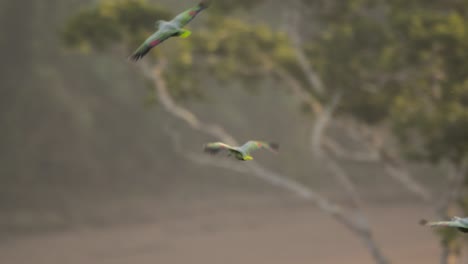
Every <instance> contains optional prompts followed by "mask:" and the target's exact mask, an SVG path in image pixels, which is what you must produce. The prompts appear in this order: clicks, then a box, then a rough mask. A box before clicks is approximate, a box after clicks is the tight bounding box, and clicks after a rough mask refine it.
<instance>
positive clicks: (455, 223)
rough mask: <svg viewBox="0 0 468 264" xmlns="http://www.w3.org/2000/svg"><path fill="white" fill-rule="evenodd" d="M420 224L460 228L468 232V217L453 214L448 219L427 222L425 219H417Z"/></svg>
mask: <svg viewBox="0 0 468 264" xmlns="http://www.w3.org/2000/svg"><path fill="white" fill-rule="evenodd" d="M419 224H420V225H424V226H431V227H453V228H456V229H458V230H460V231H461V232H463V233H468V218H461V217H458V216H454V217H453V218H452V219H451V220H450V221H434V222H429V221H427V220H425V219H422V220H421V221H419Z"/></svg>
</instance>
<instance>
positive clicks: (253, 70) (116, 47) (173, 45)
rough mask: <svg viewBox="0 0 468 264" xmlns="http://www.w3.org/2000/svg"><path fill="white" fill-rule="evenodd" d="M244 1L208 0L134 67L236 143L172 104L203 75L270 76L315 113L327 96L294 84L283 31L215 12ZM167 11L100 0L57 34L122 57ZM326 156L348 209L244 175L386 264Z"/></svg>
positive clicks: (293, 62) (175, 111)
mask: <svg viewBox="0 0 468 264" xmlns="http://www.w3.org/2000/svg"><path fill="white" fill-rule="evenodd" d="M252 2H253V1H252ZM243 3H246V5H244V4H243ZM250 4H251V2H250V1H242V2H240V4H239V3H237V1H236V2H234V1H216V4H213V10H214V11H213V13H209V11H204V13H201V14H200V15H199V16H198V17H197V18H196V20H197V23H193V22H192V23H193V24H196V25H193V26H194V27H197V29H196V30H194V31H196V32H194V34H192V36H191V37H190V39H189V40H181V39H169V40H167V42H165V43H163V44H162V45H160V46H158V48H156V49H153V50H152V51H150V53H149V55H147V56H146V57H145V58H143V60H142V61H139V62H137V63H136V64H135V65H136V67H137V69H138V71H140V73H142V74H143V75H144V76H145V77H146V78H148V80H150V81H151V84H152V85H154V91H155V94H154V96H155V99H157V100H158V102H160V104H161V105H162V106H163V108H164V109H165V110H166V111H167V112H168V113H170V114H171V115H172V116H174V117H175V118H178V119H180V120H182V121H184V122H185V123H186V124H188V125H189V126H190V127H191V128H192V129H194V130H196V131H199V132H202V133H205V134H208V135H210V136H213V137H217V138H218V139H220V140H223V141H225V142H226V143H229V144H236V143H237V142H235V139H234V138H233V137H232V136H231V135H229V133H227V132H226V131H225V130H224V129H223V128H222V127H220V126H219V125H216V124H208V123H203V122H202V121H201V120H200V119H199V118H198V117H197V116H196V115H195V114H194V113H192V112H191V111H189V110H188V109H187V108H184V107H183V106H181V105H180V104H179V103H178V102H177V101H178V100H180V99H183V98H192V97H193V96H199V95H200V94H201V93H202V92H203V90H202V89H201V87H202V85H203V81H204V80H206V79H207V78H211V79H212V80H216V81H218V82H224V81H229V82H232V81H237V82H242V83H243V84H244V85H243V86H244V87H246V88H249V87H252V86H253V85H252V82H258V81H261V80H262V79H265V78H278V79H280V80H281V81H284V82H286V83H287V84H288V87H289V88H290V89H291V90H292V91H293V92H294V93H295V94H296V95H298V97H300V99H301V100H302V101H304V102H305V104H307V106H308V107H310V109H312V110H314V111H315V112H316V111H320V110H321V109H325V107H324V106H322V104H323V103H324V102H325V101H326V99H327V98H328V97H327V94H318V93H316V92H313V93H311V94H309V91H313V89H312V90H308V89H305V90H302V89H301V88H302V87H307V86H306V84H307V83H308V81H309V80H311V78H310V76H309V75H307V74H305V73H304V72H303V71H302V69H301V63H303V61H302V62H301V61H298V59H297V58H296V53H295V50H294V46H293V45H292V43H291V41H290V39H289V37H290V36H289V35H288V34H287V33H286V32H281V31H275V30H272V29H271V28H270V27H268V26H267V25H261V24H260V25H257V24H252V23H248V22H245V21H244V20H241V19H235V18H233V17H230V16H228V15H226V14H227V13H229V12H225V11H223V10H225V9H228V10H229V11H232V8H231V7H234V5H235V6H236V7H239V5H240V6H241V7H243V8H249V7H251V6H250ZM216 6H217V7H216ZM171 15H172V14H171V13H169V12H167V11H166V10H165V9H164V8H163V7H159V6H157V5H150V4H148V3H146V2H145V1H138V0H120V1H119V0H116V1H102V2H100V3H98V4H97V5H95V6H93V7H90V8H88V9H85V10H82V11H79V12H77V13H76V14H75V15H74V16H73V17H72V18H70V20H69V21H68V23H67V24H66V25H65V27H64V29H63V32H62V38H63V40H64V43H65V44H66V45H67V46H68V47H72V48H75V49H77V50H81V51H82V52H91V53H92V52H104V53H108V54H109V55H110V56H115V55H117V56H120V57H122V58H124V57H125V56H126V55H127V54H130V53H131V52H132V51H133V49H135V48H136V47H137V46H138V44H139V43H141V42H142V41H143V40H144V38H145V37H146V36H148V35H149V34H150V33H151V32H152V31H154V22H155V21H156V20H160V19H168V17H170V16H171ZM191 26H192V25H191ZM169 43H170V44H169ZM312 81H314V78H312ZM315 81H316V80H315ZM329 98H335V99H336V100H334V101H336V102H338V97H337V96H330V97H329ZM153 99H154V98H153ZM332 108H333V107H332ZM172 136H174V135H172ZM175 141H177V140H176V139H175ZM183 155H185V156H187V157H188V158H189V159H191V160H194V161H196V162H199V163H209V164H212V163H213V162H211V161H210V160H209V159H204V158H203V157H199V155H190V154H187V153H186V152H185V153H183ZM326 161H327V163H326V164H327V166H328V167H329V168H330V170H331V171H332V173H333V175H335V176H336V177H337V179H338V180H339V181H340V183H341V184H342V185H343V186H344V187H345V188H346V190H347V192H348V194H349V195H350V197H351V199H350V200H351V201H352V203H353V206H354V208H353V209H351V210H347V209H344V208H342V207H340V206H339V205H337V204H334V203H331V202H330V201H329V200H327V199H326V198H325V197H323V196H321V195H319V194H318V193H316V192H314V191H313V190H311V189H310V188H308V187H306V186H305V185H302V184H300V183H298V182H295V181H293V180H291V179H289V178H288V177H284V176H282V175H279V174H277V173H274V172H271V171H269V170H267V169H265V168H263V167H261V166H260V165H259V164H257V163H255V162H252V163H249V164H250V165H248V168H249V171H248V172H249V173H252V174H253V175H255V176H257V177H260V178H261V179H263V180H266V181H268V182H269V183H271V184H273V185H277V186H281V187H283V188H286V189H288V190H290V191H293V192H294V193H296V194H297V195H299V196H301V197H303V198H304V199H307V200H310V201H312V202H314V203H315V204H317V205H318V207H319V208H321V209H322V210H324V211H326V212H327V213H329V214H331V215H332V216H333V217H334V218H336V219H337V220H338V221H339V222H341V223H342V224H344V225H345V226H346V227H348V228H349V229H350V230H351V231H353V232H354V233H355V234H357V235H358V236H359V237H360V239H361V240H362V241H363V243H364V244H365V245H366V247H367V248H368V249H369V251H370V252H371V254H372V256H373V257H374V259H375V261H376V263H387V260H386V258H385V257H384V256H383V254H382V253H381V251H380V248H379V247H378V246H377V244H376V242H375V240H374V238H373V234H372V231H371V229H370V227H369V224H368V223H367V220H366V218H365V217H364V215H363V214H362V212H361V210H360V208H361V206H360V204H361V201H360V197H359V195H358V193H357V191H356V189H355V187H354V185H353V183H352V181H351V180H350V179H349V177H348V175H347V173H346V172H345V170H344V169H343V168H341V166H340V165H339V164H338V163H337V162H336V161H335V160H333V159H326ZM212 165H215V166H221V167H226V168H231V169H234V170H237V171H239V170H240V171H241V172H244V170H243V169H240V168H238V167H235V166H233V165H232V164H229V163H228V164H224V163H220V162H216V163H215V164H212Z"/></svg>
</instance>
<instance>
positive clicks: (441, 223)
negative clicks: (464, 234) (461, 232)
mask: <svg viewBox="0 0 468 264" xmlns="http://www.w3.org/2000/svg"><path fill="white" fill-rule="evenodd" d="M419 224H421V225H425V226H447V227H464V226H462V225H461V224H460V223H459V222H458V221H435V222H429V221H427V220H425V219H423V220H421V221H419Z"/></svg>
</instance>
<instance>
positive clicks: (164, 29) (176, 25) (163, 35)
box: [129, 1, 208, 61]
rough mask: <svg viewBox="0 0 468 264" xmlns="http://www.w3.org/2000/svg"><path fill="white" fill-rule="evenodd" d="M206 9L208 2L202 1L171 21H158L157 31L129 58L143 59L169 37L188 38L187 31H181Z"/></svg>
mask: <svg viewBox="0 0 468 264" xmlns="http://www.w3.org/2000/svg"><path fill="white" fill-rule="evenodd" d="M207 7H208V1H202V2H200V3H199V4H198V5H197V6H195V7H192V8H190V9H188V10H186V11H184V12H182V13H180V14H179V15H177V16H176V17H175V18H174V19H172V20H171V21H158V22H157V27H158V30H157V31H156V32H155V33H153V35H151V36H150V37H148V38H147V39H146V40H145V41H144V42H143V44H141V46H140V47H138V49H137V50H136V51H135V52H134V53H133V54H132V55H131V56H130V57H129V59H131V60H133V61H137V60H139V59H141V58H143V57H144V56H145V55H146V54H147V53H148V52H149V51H150V50H151V49H152V48H154V47H156V46H157V45H159V44H161V43H162V42H164V41H165V40H167V39H168V38H170V37H182V38H186V37H188V36H190V34H191V32H190V31H189V30H186V29H183V27H184V26H185V25H187V24H188V23H189V22H190V21H192V20H193V19H194V18H195V17H196V16H197V15H198V13H200V12H201V11H203V10H204V9H205V8H207Z"/></svg>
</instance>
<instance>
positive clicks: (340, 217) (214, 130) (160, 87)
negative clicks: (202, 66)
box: [142, 62, 388, 264]
mask: <svg viewBox="0 0 468 264" xmlns="http://www.w3.org/2000/svg"><path fill="white" fill-rule="evenodd" d="M147 67H150V66H149V65H142V70H143V72H144V73H145V75H146V76H147V77H148V78H150V79H151V80H153V81H154V84H155V86H156V87H155V88H156V92H157V94H158V99H159V101H160V102H161V104H162V106H163V107H164V109H165V110H166V111H167V112H168V113H169V114H171V115H173V116H174V117H176V118H178V119H180V120H182V121H184V122H185V123H186V124H188V125H189V126H190V127H191V128H192V129H194V130H196V131H199V132H202V133H205V134H208V135H211V136H213V137H216V138H218V139H220V140H223V141H225V142H228V143H230V144H236V141H235V139H234V138H233V137H232V136H231V135H229V134H228V133H227V132H226V131H225V130H224V129H223V128H222V127H221V126H218V125H213V124H209V125H208V124H204V123H202V122H201V121H200V119H199V118H198V117H197V116H196V115H195V114H193V113H192V112H190V111H189V110H187V109H185V108H183V107H181V106H179V105H177V104H176V103H175V102H174V100H173V99H172V97H171V96H170V94H169V92H168V89H167V86H166V83H165V81H164V77H163V74H162V71H163V69H164V62H162V63H161V62H160V63H159V64H157V65H156V66H154V67H153V68H152V69H151V68H147ZM150 69H151V70H150ZM176 146H177V145H176ZM178 146H179V147H178V148H179V149H178V150H179V153H181V152H180V149H181V148H180V145H178ZM183 156H184V157H186V158H187V159H189V160H190V161H192V162H196V163H198V164H210V165H214V164H215V165H214V166H218V167H223V168H226V169H230V170H234V171H237V172H242V173H247V172H249V173H251V174H252V175H253V176H255V177H258V178H260V179H262V180H264V181H265V182H267V183H269V184H271V185H273V186H277V187H281V188H283V189H286V190H288V191H290V192H292V193H294V194H296V195H298V196H299V197H301V198H303V199H304V200H307V201H310V202H311V203H313V204H315V205H316V206H317V207H318V208H319V209H320V210H322V211H324V212H325V213H327V214H329V215H330V216H332V217H333V218H335V219H336V220H337V221H338V222H340V223H342V224H343V225H345V226H346V227H348V228H349V229H350V230H351V231H353V232H354V233H355V234H356V235H358V236H359V237H360V238H361V239H362V241H363V243H364V244H365V245H366V247H367V248H368V249H369V251H370V252H371V254H372V255H373V257H374V259H375V260H376V262H377V263H380V264H386V263H388V261H386V259H385V257H383V255H382V254H381V253H380V250H379V247H378V246H377V244H376V243H375V241H374V240H373V238H372V235H371V232H370V230H369V228H368V223H367V221H365V219H364V218H363V217H361V215H357V216H355V217H352V215H353V214H352V213H351V212H349V211H347V210H345V209H343V208H342V207H340V206H339V205H337V204H334V203H332V202H331V201H329V200H328V199H327V198H325V197H324V196H322V195H320V194H318V193H316V192H314V191H313V190H311V189H310V188H308V187H307V186H305V185H303V184H301V183H299V182H296V181H294V180H291V179H289V178H287V177H285V176H283V175H281V174H278V173H275V172H272V171H270V170H268V169H266V168H264V167H262V166H260V165H259V164H258V163H256V162H249V163H248V164H247V168H248V171H246V170H245V169H244V168H245V167H244V168H242V169H238V168H236V167H234V166H233V165H232V164H230V163H229V164H228V163H220V162H218V161H217V160H216V161H211V160H208V159H203V158H200V157H199V155H190V154H185V155H183Z"/></svg>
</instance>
